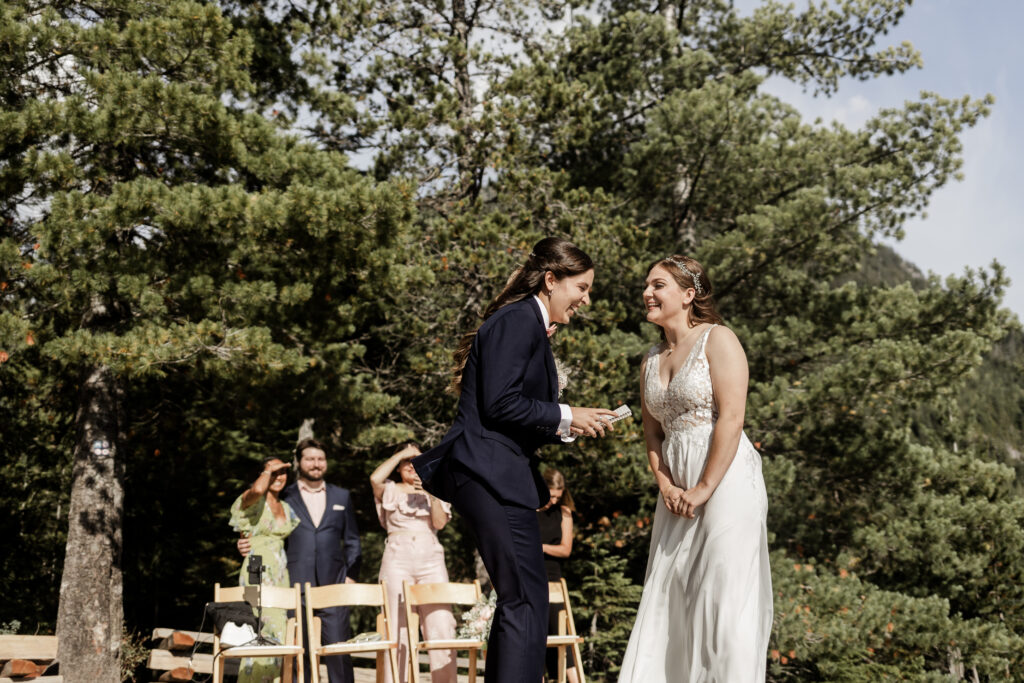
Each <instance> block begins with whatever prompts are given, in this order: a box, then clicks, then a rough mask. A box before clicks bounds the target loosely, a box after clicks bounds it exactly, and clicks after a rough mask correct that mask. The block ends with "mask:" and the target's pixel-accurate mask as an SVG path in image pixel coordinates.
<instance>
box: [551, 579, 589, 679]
mask: <svg viewBox="0 0 1024 683" xmlns="http://www.w3.org/2000/svg"><path fill="white" fill-rule="evenodd" d="M548 601H549V602H550V603H551V604H552V605H561V606H562V609H560V610H558V633H557V634H554V635H549V636H548V647H557V648H558V683H565V676H566V674H565V655H566V652H565V650H566V648H572V660H573V662H574V663H575V664H576V675H578V676H579V679H580V683H587V679H586V678H585V677H584V676H583V657H582V656H581V655H580V645H582V644H583V637H582V636H580V635H578V634H577V633H576V622H575V621H573V618H572V607H570V606H569V589H568V588H567V587H566V585H565V579H560V580H558V581H552V582H550V583H549V584H548Z"/></svg>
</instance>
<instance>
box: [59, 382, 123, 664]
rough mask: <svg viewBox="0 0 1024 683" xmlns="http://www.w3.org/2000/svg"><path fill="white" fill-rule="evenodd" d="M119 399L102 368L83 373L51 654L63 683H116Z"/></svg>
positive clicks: (120, 615)
mask: <svg viewBox="0 0 1024 683" xmlns="http://www.w3.org/2000/svg"><path fill="white" fill-rule="evenodd" d="M120 398H121V397H120V395H119V390H118V383H117V380H116V379H115V377H114V375H113V373H112V372H111V371H110V369H109V368H107V367H105V366H99V367H94V368H92V369H91V370H89V371H88V372H87V373H86V378H85V381H84V383H83V385H82V392H81V397H80V399H79V406H78V414H77V415H76V417H75V422H76V425H77V429H78V439H77V441H76V443H75V463H74V469H73V471H72V478H71V504H70V511H69V513H68V540H67V546H66V551H65V555H64V573H63V575H62V576H61V583H60V606H59V608H58V610H57V636H58V650H57V657H58V659H59V660H60V672H61V675H62V676H63V677H64V680H65V681H67V682H68V683H120V680H121V672H120V661H119V660H120V647H121V631H122V622H123V619H124V608H123V605H122V591H123V587H122V577H121V542H122V540H121V539H122V536H121V534H122V531H121V529H122V515H123V511H124V465H123V463H122V462H121V460H120V458H119V457H118V455H119V454H118V444H119V443H120V439H119V438H118V436H119V429H120V425H119V419H118V418H119V413H120V411H119V408H120Z"/></svg>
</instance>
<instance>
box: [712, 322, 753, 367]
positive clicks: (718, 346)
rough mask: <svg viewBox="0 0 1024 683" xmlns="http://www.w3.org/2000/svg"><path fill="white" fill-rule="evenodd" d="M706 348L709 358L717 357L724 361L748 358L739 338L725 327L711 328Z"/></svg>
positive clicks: (716, 326)
mask: <svg viewBox="0 0 1024 683" xmlns="http://www.w3.org/2000/svg"><path fill="white" fill-rule="evenodd" d="M705 348H706V350H707V353H708V355H709V356H716V357H719V358H722V359H724V360H729V359H733V358H746V353H744V351H743V344H741V343H740V340H739V337H737V336H736V333H735V332H733V331H732V330H730V329H729V328H728V327H726V326H725V325H715V326H714V327H713V328H711V332H710V333H708V343H707V346H706V347H705Z"/></svg>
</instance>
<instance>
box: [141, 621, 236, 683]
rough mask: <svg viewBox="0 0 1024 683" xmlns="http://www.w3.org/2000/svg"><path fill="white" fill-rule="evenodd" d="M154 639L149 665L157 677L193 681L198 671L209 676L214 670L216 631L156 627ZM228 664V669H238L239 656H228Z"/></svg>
mask: <svg viewBox="0 0 1024 683" xmlns="http://www.w3.org/2000/svg"><path fill="white" fill-rule="evenodd" d="M152 641H153V648H152V649H151V650H150V651H149V660H148V661H147V662H146V666H147V667H148V668H149V669H150V671H152V672H153V674H154V675H155V678H154V679H153V680H154V681H160V682H161V683H162V682H164V681H191V680H193V677H194V676H196V675H199V676H200V677H201V678H204V679H205V678H208V677H209V676H210V674H212V673H213V634H212V633H200V632H197V631H179V630H176V629H173V628H155V629H153V636H152ZM197 644H198V647H196V645H197ZM193 650H195V655H193V654H192V652H193ZM190 659H191V662H190ZM190 663H191V668H190V666H189V665H190ZM224 664H225V667H224V673H226V674H230V675H232V676H234V675H236V674H237V673H238V661H237V660H235V661H231V660H225V662H224Z"/></svg>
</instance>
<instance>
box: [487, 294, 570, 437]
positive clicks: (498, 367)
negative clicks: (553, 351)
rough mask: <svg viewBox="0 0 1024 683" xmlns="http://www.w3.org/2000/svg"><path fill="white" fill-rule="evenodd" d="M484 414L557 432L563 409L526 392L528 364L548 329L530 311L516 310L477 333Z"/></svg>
mask: <svg viewBox="0 0 1024 683" xmlns="http://www.w3.org/2000/svg"><path fill="white" fill-rule="evenodd" d="M476 343H477V344H478V349H477V351H478V353H479V357H480V363H479V368H478V372H479V380H478V382H479V387H480V398H481V405H480V408H481V413H482V417H484V418H485V419H488V420H494V421H497V422H500V423H503V424H508V425H515V426H520V427H533V428H537V429H541V430H542V431H545V432H550V433H551V434H554V432H555V430H556V429H557V428H558V423H559V421H560V420H561V416H562V414H561V409H560V408H559V407H558V404H557V403H555V402H552V401H541V400H538V399H534V398H529V397H527V396H524V395H523V379H524V377H525V376H526V370H527V366H528V364H529V363H530V361H531V359H532V358H533V356H534V354H535V353H536V351H537V347H538V345H540V344H543V343H546V338H545V336H544V330H543V329H541V326H540V325H538V324H537V320H536V318H535V317H534V316H533V315H532V312H530V311H525V310H524V311H521V312H520V311H512V312H509V313H508V314H506V315H502V316H501V317H500V318H498V319H496V320H494V322H493V324H491V325H488V326H486V329H484V328H481V331H480V333H478V334H477V339H476Z"/></svg>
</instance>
